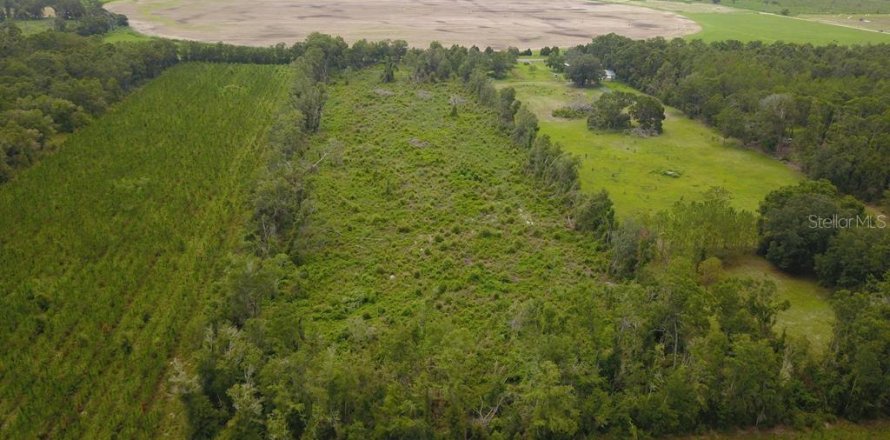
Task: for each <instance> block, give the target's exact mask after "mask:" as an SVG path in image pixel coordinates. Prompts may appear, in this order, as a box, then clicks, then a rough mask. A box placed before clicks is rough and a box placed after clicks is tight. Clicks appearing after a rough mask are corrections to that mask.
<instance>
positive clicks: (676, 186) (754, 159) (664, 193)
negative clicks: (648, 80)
mask: <svg viewBox="0 0 890 440" xmlns="http://www.w3.org/2000/svg"><path fill="white" fill-rule="evenodd" d="M498 87H513V88H515V89H516V93H517V98H518V99H519V100H521V101H522V102H523V103H525V104H526V105H527V106H528V107H529V109H530V110H531V111H533V112H534V113H535V114H536V115H537V116H538V118H539V119H540V121H541V124H540V125H541V133H543V134H547V135H549V136H550V137H551V138H553V139H554V140H556V141H557V142H559V143H561V144H562V145H563V147H565V149H566V150H567V151H569V152H572V153H574V154H575V155H576V156H577V157H578V158H580V159H581V169H580V171H581V186H582V189H584V190H589V191H596V190H599V189H602V188H604V189H606V190H607V191H609V195H610V196H611V197H612V200H613V201H614V202H615V209H616V212H617V213H618V214H619V216H627V215H632V214H635V213H653V212H657V211H660V210H664V209H667V208H669V207H670V206H672V205H673V204H674V203H676V202H677V201H679V200H681V199H685V200H690V199H694V200H695V199H699V198H700V197H701V196H702V194H703V193H704V192H705V191H707V190H708V189H710V188H711V187H713V186H722V187H723V188H726V189H727V190H729V191H730V193H731V194H732V196H733V203H734V204H735V206H736V207H738V208H741V209H747V210H749V211H753V210H755V209H757V206H758V205H759V204H760V201H761V200H762V199H763V197H764V196H765V195H766V194H767V193H769V192H770V191H772V190H774V189H776V188H778V187H781V186H785V185H791V184H794V183H795V182H797V181H798V180H800V179H801V178H802V175H801V174H800V173H799V172H797V171H795V170H793V169H791V168H790V167H788V166H787V165H785V164H783V163H781V162H779V161H776V160H775V159H773V158H771V157H769V156H767V155H764V154H761V153H759V152H755V151H752V150H748V149H744V148H740V147H738V146H735V145H733V144H732V143H731V142H726V143H724V141H723V138H722V137H721V136H720V134H719V133H717V132H716V131H714V130H712V129H710V128H708V127H706V126H705V125H704V124H702V123H699V122H697V121H693V120H691V119H689V118H687V117H686V116H684V115H683V114H682V113H681V112H680V111H679V110H676V109H672V108H668V111H667V116H668V118H667V120H666V121H665V123H664V133H663V134H662V135H661V136H656V137H650V138H642V137H637V136H632V135H627V134H624V133H610V132H602V131H591V130H588V129H587V121H586V120H585V119H576V120H566V119H559V118H554V117H552V116H551V112H552V111H553V110H554V109H556V108H559V107H561V106H564V105H567V104H569V103H573V102H579V101H587V102H590V101H592V100H593V99H595V98H596V97H597V96H599V95H600V94H601V93H603V90H601V89H598V90H595V89H577V88H574V87H571V86H570V85H568V83H566V82H565V81H564V80H563V79H562V78H561V77H554V75H553V73H552V72H550V71H549V70H548V69H547V68H546V66H544V65H543V63H540V62H536V63H531V64H529V65H522V64H520V65H519V66H517V68H515V69H513V71H512V73H511V75H510V76H509V78H507V79H506V80H504V81H499V82H498ZM606 87H608V88H610V89H613V90H622V91H629V92H633V90H632V89H630V88H628V87H626V86H623V85H621V84H620V83H616V82H611V83H606ZM664 171H675V172H678V173H680V174H681V176H680V177H678V178H674V177H668V176H666V175H665V174H664Z"/></svg>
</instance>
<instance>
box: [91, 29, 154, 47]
mask: <svg viewBox="0 0 890 440" xmlns="http://www.w3.org/2000/svg"><path fill="white" fill-rule="evenodd" d="M102 39H103V41H105V42H106V43H122V42H123V43H129V42H138V41H149V40H153V39H154V37H150V36H148V35H143V34H140V33H139V32H136V31H135V30H133V28H131V27H129V26H128V27H122V28H117V29H115V30H113V31H111V32H109V33H107V34H105V35H103V36H102Z"/></svg>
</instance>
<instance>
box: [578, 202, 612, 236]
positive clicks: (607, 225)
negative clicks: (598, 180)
mask: <svg viewBox="0 0 890 440" xmlns="http://www.w3.org/2000/svg"><path fill="white" fill-rule="evenodd" d="M574 221H575V229H576V230H578V231H585V232H590V233H592V234H593V235H594V236H596V237H597V238H599V239H600V240H603V241H606V240H608V238H609V234H610V233H611V232H612V230H613V229H614V228H615V209H614V208H613V207H612V200H611V199H610V198H609V193H607V192H606V190H602V191H600V192H598V193H596V194H593V195H586V194H585V195H579V196H578V199H577V200H576V201H575V212H574Z"/></svg>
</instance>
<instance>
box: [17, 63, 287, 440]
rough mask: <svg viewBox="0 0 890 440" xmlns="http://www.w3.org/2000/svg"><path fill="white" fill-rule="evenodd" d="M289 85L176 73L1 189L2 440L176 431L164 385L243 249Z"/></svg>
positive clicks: (259, 75)
mask: <svg viewBox="0 0 890 440" xmlns="http://www.w3.org/2000/svg"><path fill="white" fill-rule="evenodd" d="M287 72H288V71H287V70H286V69H284V68H279V67H263V66H229V65H202V64H190V65H181V66H178V67H175V68H173V69H170V70H168V71H167V72H165V73H164V74H163V75H162V76H161V77H159V78H158V79H156V80H154V81H153V82H151V83H149V84H148V85H147V86H146V87H145V88H144V89H142V90H140V91H137V92H136V93H134V94H133V95H132V96H130V97H128V98H127V99H126V100H125V101H124V102H123V103H121V104H120V105H119V106H118V107H117V108H115V109H113V110H112V111H110V112H109V113H108V114H106V115H105V116H103V117H102V118H101V119H100V120H99V121H97V122H96V123H94V124H91V125H90V126H89V127H87V128H85V129H84V130H82V131H80V132H78V133H76V134H74V135H72V136H70V137H69V138H68V139H67V141H66V143H65V145H64V146H63V148H62V149H61V151H59V152H58V153H57V154H54V155H51V156H48V157H47V158H46V159H44V160H43V161H41V162H40V163H38V164H37V165H35V166H34V167H32V168H30V169H28V170H26V171H24V172H22V173H21V175H20V176H19V177H18V179H17V180H16V181H14V182H12V183H10V184H7V185H3V186H2V187H0V230H3V231H4V233H3V237H2V251H3V252H2V253H0V292H2V299H0V317H2V322H3V331H2V332H0V335H2V340H0V344H2V345H3V347H4V350H3V354H2V357H0V378H2V381H0V396H2V399H0V414H2V422H0V427H2V431H0V437H4V438H37V437H44V436H45V437H50V438H111V437H115V436H117V437H120V438H137V437H152V436H153V434H152V433H155V432H157V431H156V430H157V429H159V427H160V426H161V425H164V424H165V423H162V422H161V420H162V417H164V416H165V415H166V414H167V413H168V411H165V410H164V407H165V405H166V403H165V402H166V401H167V397H166V394H165V392H164V387H163V383H162V379H163V377H164V372H165V371H166V369H167V367H168V363H169V359H170V357H171V356H172V355H173V353H174V352H175V351H176V350H177V349H178V347H180V343H182V342H183V341H188V343H189V344H193V343H194V338H196V337H199V335H200V333H201V331H202V327H203V324H202V320H203V318H202V314H201V313H200V311H201V307H202V304H203V303H204V302H205V300H206V299H207V294H208V293H210V291H211V289H212V282H213V281H215V280H217V279H219V276H220V270H221V269H222V268H223V267H224V266H225V258H226V255H227V253H228V252H229V251H230V249H232V248H233V247H235V246H236V245H237V244H238V243H239V241H240V238H241V233H242V231H243V228H244V226H243V225H244V222H245V221H246V218H247V217H248V216H249V211H248V209H247V207H246V204H245V202H246V197H247V191H248V190H249V188H250V182H251V181H252V178H251V177H252V175H253V173H254V172H255V170H256V169H257V167H258V166H260V164H261V162H262V154H260V153H261V152H260V151H259V148H260V146H261V145H263V143H262V138H263V136H264V133H265V130H266V127H267V126H268V125H269V124H270V123H271V121H270V119H271V118H270V116H271V115H272V114H273V112H274V110H275V109H276V108H278V107H279V105H280V102H281V99H283V96H281V95H282V93H281V92H282V91H283V90H286V88H285V87H284V84H285V82H286V81H287V78H288V76H289V74H288V73H287ZM36 201H39V202H36Z"/></svg>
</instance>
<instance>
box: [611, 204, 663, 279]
mask: <svg viewBox="0 0 890 440" xmlns="http://www.w3.org/2000/svg"><path fill="white" fill-rule="evenodd" d="M609 243H610V244H611V262H610V263H609V273H610V274H612V275H613V276H617V277H619V278H631V277H633V276H634V275H636V274H637V273H638V272H639V271H640V269H642V268H643V266H645V265H646V263H648V262H650V261H651V260H652V258H653V256H654V253H655V251H654V248H655V234H653V233H651V232H650V231H649V230H648V229H647V228H646V227H645V226H644V225H643V224H642V223H641V222H639V221H638V220H637V219H634V218H629V219H627V220H623V221H621V222H620V223H619V224H618V227H617V228H616V229H615V230H614V231H612V234H611V236H610V237H609Z"/></svg>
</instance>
